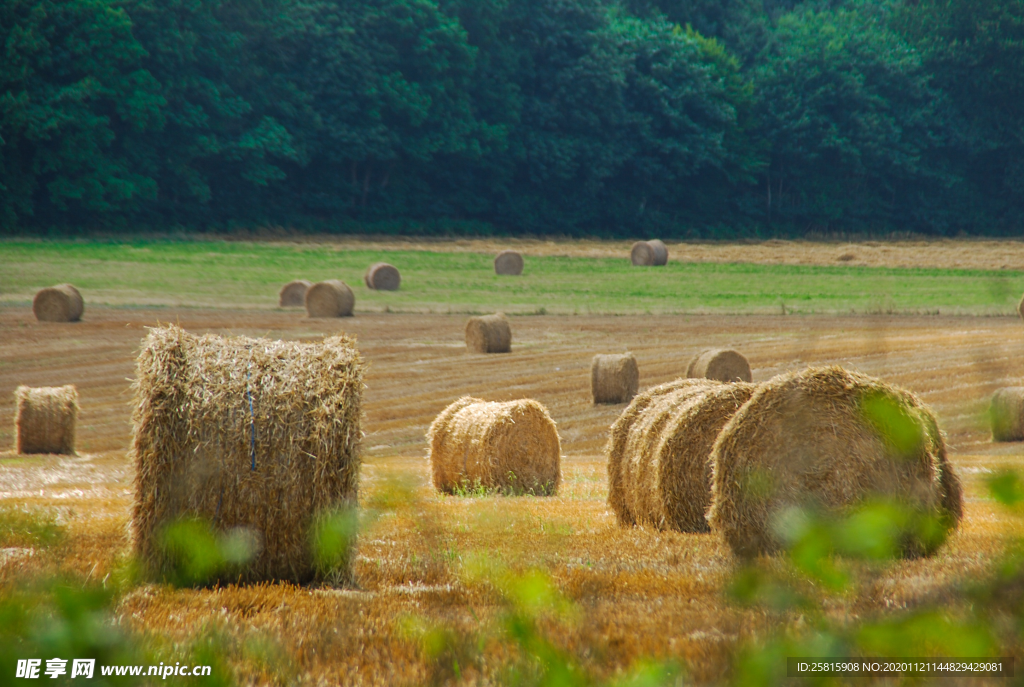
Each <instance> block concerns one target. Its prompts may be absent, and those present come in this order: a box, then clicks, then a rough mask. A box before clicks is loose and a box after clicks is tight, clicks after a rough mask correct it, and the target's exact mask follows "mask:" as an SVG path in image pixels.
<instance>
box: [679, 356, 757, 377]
mask: <svg viewBox="0 0 1024 687" xmlns="http://www.w3.org/2000/svg"><path fill="white" fill-rule="evenodd" d="M686 376H687V377H704V378H705V379H714V380H716V381H719V382H750V381H752V379H753V378H752V375H751V374H750V363H748V362H747V359H746V358H744V357H743V355H742V354H741V353H739V352H737V351H733V350H730V349H721V348H715V349H709V350H706V351H702V352H700V353H698V354H697V355H695V356H694V357H693V359H692V360H690V364H689V365H688V366H687V367H686Z"/></svg>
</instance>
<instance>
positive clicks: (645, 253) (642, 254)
mask: <svg viewBox="0 0 1024 687" xmlns="http://www.w3.org/2000/svg"><path fill="white" fill-rule="evenodd" d="M629 259H630V261H631V262H632V263H633V265H634V266H637V267H658V266H661V265H665V264H667V263H668V247H667V246H666V245H665V244H664V243H662V242H661V241H659V240H658V239H652V240H651V241H637V242H636V243H634V244H633V248H632V249H631V250H630V252H629Z"/></svg>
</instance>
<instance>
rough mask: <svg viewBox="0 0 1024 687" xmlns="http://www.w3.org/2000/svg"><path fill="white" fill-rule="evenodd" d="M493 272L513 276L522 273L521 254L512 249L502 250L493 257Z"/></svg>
mask: <svg viewBox="0 0 1024 687" xmlns="http://www.w3.org/2000/svg"><path fill="white" fill-rule="evenodd" d="M494 273H495V274H505V275H510V276H513V277H516V276H519V275H520V274H522V273H523V256H522V255H520V254H519V253H517V252H516V251H514V250H503V251H501V252H500V253H498V256H497V257H496V258H494Z"/></svg>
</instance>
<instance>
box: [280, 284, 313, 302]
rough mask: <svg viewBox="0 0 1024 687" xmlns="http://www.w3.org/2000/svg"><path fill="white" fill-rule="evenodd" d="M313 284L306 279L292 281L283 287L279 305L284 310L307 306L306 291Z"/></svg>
mask: <svg viewBox="0 0 1024 687" xmlns="http://www.w3.org/2000/svg"><path fill="white" fill-rule="evenodd" d="M312 285H313V283H312V282H309V281H306V280H305V279H296V280H295V281H290V282H288V283H287V284H285V285H284V286H282V287H281V291H280V293H278V298H277V305H278V306H279V307H282V308H301V307H302V306H303V305H305V304H306V291H307V290H308V289H309V287H310V286H312Z"/></svg>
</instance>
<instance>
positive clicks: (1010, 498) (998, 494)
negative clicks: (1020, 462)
mask: <svg viewBox="0 0 1024 687" xmlns="http://www.w3.org/2000/svg"><path fill="white" fill-rule="evenodd" d="M985 483H986V484H987V485H988V493H989V494H990V495H991V496H992V498H994V499H995V500H996V501H998V502H999V503H1001V504H1003V505H1004V506H1016V505H1018V504H1020V503H1021V501H1024V483H1022V482H1021V478H1020V474H1019V473H1017V472H1016V471H1015V470H1010V469H1005V470H1000V471H999V472H997V473H995V474H994V475H991V476H989V477H988V478H986V480H985Z"/></svg>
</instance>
